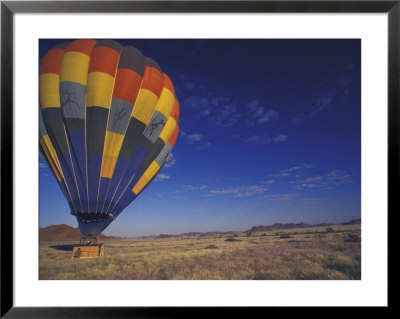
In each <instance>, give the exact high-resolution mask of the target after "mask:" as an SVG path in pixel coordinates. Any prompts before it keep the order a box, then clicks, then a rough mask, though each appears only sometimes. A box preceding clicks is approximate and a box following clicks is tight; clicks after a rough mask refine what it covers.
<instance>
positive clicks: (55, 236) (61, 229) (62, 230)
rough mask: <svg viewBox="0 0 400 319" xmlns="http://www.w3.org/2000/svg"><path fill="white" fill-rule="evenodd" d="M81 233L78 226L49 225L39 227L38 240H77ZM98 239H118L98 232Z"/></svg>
mask: <svg viewBox="0 0 400 319" xmlns="http://www.w3.org/2000/svg"><path fill="white" fill-rule="evenodd" d="M81 237H82V235H81V233H80V231H79V228H74V227H71V226H69V225H66V224H61V225H51V226H47V227H44V228H39V241H40V242H45V241H55V242H58V241H79V240H80V239H81ZM97 239H98V240H115V239H119V238H117V237H114V236H106V235H103V234H100V236H98V237H97Z"/></svg>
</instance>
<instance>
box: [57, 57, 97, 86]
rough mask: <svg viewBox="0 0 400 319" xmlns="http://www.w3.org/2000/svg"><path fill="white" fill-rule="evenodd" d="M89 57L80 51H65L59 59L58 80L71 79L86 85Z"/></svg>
mask: <svg viewBox="0 0 400 319" xmlns="http://www.w3.org/2000/svg"><path fill="white" fill-rule="evenodd" d="M89 62H90V57H89V56H88V55H86V54H84V53H80V52H67V53H65V54H64V55H63V57H62V60H61V70H60V82H64V81H71V82H77V83H80V84H83V85H85V86H86V84H87V78H88V70H89Z"/></svg>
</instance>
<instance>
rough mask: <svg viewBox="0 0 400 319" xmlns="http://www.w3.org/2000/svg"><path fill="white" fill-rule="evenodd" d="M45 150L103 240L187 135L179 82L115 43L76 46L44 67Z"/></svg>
mask: <svg viewBox="0 0 400 319" xmlns="http://www.w3.org/2000/svg"><path fill="white" fill-rule="evenodd" d="M39 102H40V109H39V121H40V123H39V149H40V152H41V154H42V155H43V157H44V158H45V160H46V162H47V164H48V165H49V167H50V168H51V171H52V172H53V174H54V176H55V178H56V180H57V182H58V184H59V186H60V188H61V190H62V192H63V194H64V196H65V198H66V200H67V201H68V204H69V206H70V209H71V213H72V214H73V215H75V216H76V217H77V219H78V223H79V228H80V231H81V233H82V234H83V235H84V236H89V235H91V236H97V235H98V234H99V233H101V232H102V231H103V230H104V229H105V228H106V227H107V226H108V225H109V224H110V223H111V222H112V221H113V220H114V219H115V218H116V217H117V216H118V215H119V214H120V213H121V212H122V210H123V209H124V208H125V207H126V206H127V205H129V203H130V202H132V201H133V200H134V199H135V198H136V197H137V196H138V195H139V194H140V193H141V192H142V191H143V190H144V189H145V188H146V187H147V186H148V185H149V184H150V183H151V181H152V180H153V179H154V178H155V177H156V175H157V173H158V172H159V171H160V169H161V168H162V167H163V166H164V164H165V162H166V160H167V158H168V156H169V154H170V153H171V150H172V148H173V146H174V145H175V141H176V138H177V135H178V131H179V103H178V100H177V98H176V96H175V90H174V86H173V84H172V82H171V79H170V78H169V77H168V76H167V75H166V74H164V73H163V71H162V69H161V67H160V66H159V65H158V64H157V62H155V61H154V60H152V59H150V58H148V57H145V56H143V55H142V53H141V52H140V51H139V50H137V49H136V48H134V47H132V46H124V47H122V46H121V45H120V44H119V43H118V42H116V41H113V40H100V41H95V40H88V39H83V40H76V41H73V42H71V43H69V44H62V45H59V46H57V47H55V48H53V49H51V50H49V51H48V52H47V54H46V55H45V56H44V58H43V59H42V60H41V61H40V67H39Z"/></svg>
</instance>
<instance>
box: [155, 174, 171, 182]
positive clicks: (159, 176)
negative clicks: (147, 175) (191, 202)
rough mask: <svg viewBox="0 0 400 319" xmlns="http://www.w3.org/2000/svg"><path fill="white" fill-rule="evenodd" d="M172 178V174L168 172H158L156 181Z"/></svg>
mask: <svg viewBox="0 0 400 319" xmlns="http://www.w3.org/2000/svg"><path fill="white" fill-rule="evenodd" d="M170 178H171V176H169V175H167V174H163V173H160V174H158V175H157V176H156V178H155V181H156V182H159V181H162V180H165V179H170Z"/></svg>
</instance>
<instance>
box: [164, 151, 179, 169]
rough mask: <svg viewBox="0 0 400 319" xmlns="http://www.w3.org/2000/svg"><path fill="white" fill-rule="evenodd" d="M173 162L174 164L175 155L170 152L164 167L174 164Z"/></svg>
mask: <svg viewBox="0 0 400 319" xmlns="http://www.w3.org/2000/svg"><path fill="white" fill-rule="evenodd" d="M175 164H176V157H175V156H174V154H172V153H170V154H169V156H168V159H167V162H166V163H165V165H164V167H166V168H170V167H172V166H174V165H175Z"/></svg>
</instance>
